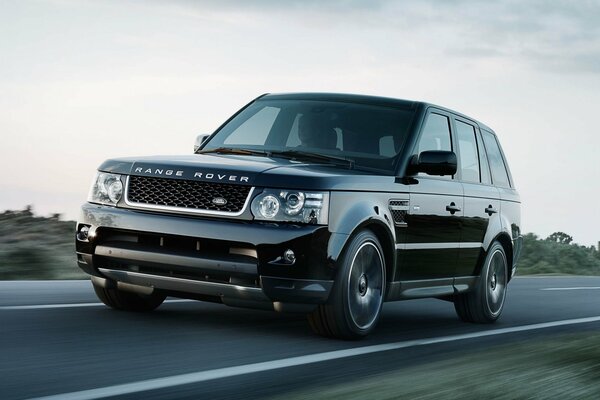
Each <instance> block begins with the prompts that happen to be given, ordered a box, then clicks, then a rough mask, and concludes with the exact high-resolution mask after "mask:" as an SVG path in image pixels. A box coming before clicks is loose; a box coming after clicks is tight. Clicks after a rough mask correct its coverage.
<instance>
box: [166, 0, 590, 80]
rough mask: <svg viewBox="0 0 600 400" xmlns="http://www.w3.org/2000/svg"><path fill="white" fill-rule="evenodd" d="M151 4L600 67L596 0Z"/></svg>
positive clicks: (547, 63)
mask: <svg viewBox="0 0 600 400" xmlns="http://www.w3.org/2000/svg"><path fill="white" fill-rule="evenodd" d="M154 4H156V5H160V6H161V7H167V8H172V9H174V8H177V9H178V10H179V11H180V12H183V13H186V12H187V13H188V15H195V16H202V17H203V18H206V17H207V16H213V17H217V16H220V17H221V18H225V16H232V15H237V16H238V18H235V19H233V20H232V21H235V22H236V23H240V22H241V23H243V21H244V20H245V21H246V23H257V22H256V21H257V20H258V21H260V23H269V21H271V23H276V22H277V21H282V20H283V21H288V22H289V23H290V24H296V25H303V26H305V27H308V28H310V29H319V30H321V31H336V30H339V31H340V33H342V31H343V30H347V29H351V30H353V31H361V30H382V31H388V32H390V34H392V35H395V36H396V37H398V38H403V37H407V38H414V37H415V35H416V34H417V33H418V35H420V36H421V37H425V38H429V40H428V41H423V45H424V46H431V47H432V50H433V51H441V52H443V53H444V54H445V55H446V56H449V57H451V56H453V55H456V56H457V57H463V58H465V57H466V58H471V59H474V60H477V59H489V58H504V59H510V60H512V61H513V62H515V63H521V64H524V65H526V66H528V67H530V68H533V69H536V70H541V71H550V72H558V73H594V74H598V73H600V23H598V21H600V1H597V0H589V1H577V2H573V1H564V0H559V1H552V2H547V1H541V0H537V1H528V2H522V1H513V0H503V1H486V2H481V1H475V0H455V1H442V0H426V1H419V2H415V1H410V2H409V1H393V0H378V1H368V2H367V1H359V0H333V1H327V2H322V1H318V0H289V1H277V0H255V1H244V0H205V1H200V2H198V1H191V0H178V1H175V2H164V1H156V2H155V3H154ZM282 34H283V33H282ZM436 42H437V43H436ZM390 51H394V49H393V48H391V49H390ZM424 51H425V52H427V49H424Z"/></svg>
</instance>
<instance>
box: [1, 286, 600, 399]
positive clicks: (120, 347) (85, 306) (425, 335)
mask: <svg viewBox="0 0 600 400" xmlns="http://www.w3.org/2000/svg"><path fill="white" fill-rule="evenodd" d="M581 331H589V332H590V333H593V334H598V333H600V277H517V278H516V279H515V280H513V281H512V282H511V284H510V285H509V292H508V297H507V302H506V305H505V309H504V313H503V315H502V317H501V318H500V320H499V321H498V322H497V323H496V324H494V325H490V326H481V325H474V324H467V323H463V322H461V321H459V320H458V318H457V317H456V314H455V312H454V308H453V305H452V304H451V303H449V302H444V301H440V300H433V299H426V300H411V301H404V302H395V303H386V304H385V305H384V310H383V315H382V318H381V320H380V322H379V326H378V328H377V330H376V332H375V333H374V334H372V335H371V336H369V337H368V338H367V339H366V340H362V341H358V342H346V341H338V340H332V339H325V338H321V337H318V336H315V335H314V334H313V333H312V332H311V331H310V329H309V327H308V324H307V322H306V319H305V317H304V316H302V315H293V314H292V315H284V314H277V313H275V312H267V311H255V310H246V309H237V308H230V307H227V306H224V305H219V304H211V303H201V302H194V301H181V300H176V299H171V300H168V301H167V302H166V303H165V304H163V305H162V306H161V307H160V308H159V309H158V310H156V311H155V312H152V313H148V314H132V313H125V312H118V311H113V310H110V309H108V308H106V307H105V306H103V305H101V304H100V303H98V300H97V299H96V297H95V295H94V293H93V290H92V289H91V286H90V283H89V282H88V281H43V282H39V281H32V282H27V281H16V282H10V281H4V282H0V339H1V344H0V354H1V356H0V398H1V399H23V398H34V397H44V396H56V397H55V398H57V399H68V398H73V399H84V398H103V397H106V396H108V397H111V396H112V397H114V398H132V399H133V398H144V399H154V398H157V399H158V398H160V399H162V398H189V399H195V398H240V399H249V398H264V397H266V396H270V395H278V394H283V393H286V392H288V391H290V390H293V389H298V388H302V387H305V386H307V385H323V384H336V383H340V382H342V383H343V382H346V381H348V380H353V379H358V378H362V377H365V376H369V375H371V374H374V373H378V372H383V371H386V370H393V369H398V368H402V366H404V365H415V364H422V363H428V362H432V361H436V360H445V359H451V358H452V357H454V356H457V355H462V354H465V353H468V352H469V351H473V349H481V348H482V347H486V346H490V345H498V344H503V343H511V342H515V341H519V340H522V339H524V338H527V339H531V338H535V337H540V338H544V337H548V336H552V335H558V334H562V333H565V332H581Z"/></svg>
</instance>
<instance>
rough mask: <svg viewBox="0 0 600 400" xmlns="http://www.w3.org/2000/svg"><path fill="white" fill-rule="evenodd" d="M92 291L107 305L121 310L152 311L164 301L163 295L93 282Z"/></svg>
mask: <svg viewBox="0 0 600 400" xmlns="http://www.w3.org/2000/svg"><path fill="white" fill-rule="evenodd" d="M92 285H93V286H94V291H95V292H96V296H98V298H99V299H100V300H101V301H102V302H103V303H104V304H106V305H107V306H109V307H111V308H114V309H115V310H123V311H136V312H144V311H152V310H154V309H155V308H157V307H158V306H160V305H161V304H162V302H163V301H165V297H166V296H165V295H163V294H160V293H156V292H154V293H152V294H149V295H145V294H137V293H133V292H125V291H123V290H119V289H117V288H110V287H109V288H106V287H102V286H100V285H98V284H96V283H94V282H92Z"/></svg>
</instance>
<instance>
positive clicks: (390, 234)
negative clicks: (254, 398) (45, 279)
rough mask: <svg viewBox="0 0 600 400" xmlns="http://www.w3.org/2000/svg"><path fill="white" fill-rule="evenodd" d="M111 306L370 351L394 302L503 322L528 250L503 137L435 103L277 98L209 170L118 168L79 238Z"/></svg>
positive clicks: (244, 121) (201, 153) (259, 106)
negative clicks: (171, 302)
mask: <svg viewBox="0 0 600 400" xmlns="http://www.w3.org/2000/svg"><path fill="white" fill-rule="evenodd" d="M76 236H77V237H76V245H77V260H78V263H79V266H80V267H81V268H82V269H83V270H84V271H85V272H87V273H88V274H90V275H92V283H93V286H94V289H95V291H96V293H97V295H98V297H99V298H100V300H102V301H103V302H104V303H105V304H106V305H108V306H110V307H112V308H115V309H120V310H130V311H149V310H153V309H155V308H156V307H158V306H159V305H160V304H161V303H162V302H163V301H164V299H165V297H166V296H174V297H181V298H190V299H197V300H203V301H212V302H219V303H224V304H227V305H231V306H240V307H252V308H267V309H271V310H273V309H274V310H277V311H284V312H287V311H289V312H304V313H307V314H308V321H309V323H310V325H311V327H312V328H313V330H314V331H315V332H317V333H318V334H321V335H325V336H333V337H339V338H347V339H351V338H360V337H364V336H365V335H367V334H368V333H369V332H371V331H372V330H373V329H374V327H375V325H376V324H377V321H378V319H379V316H380V314H381V308H382V305H383V302H384V301H393V300H403V299H414V298H423V297H435V298H439V299H443V300H448V301H452V302H454V305H455V308H456V312H457V313H458V315H459V316H460V318H461V319H463V320H465V321H469V322H479V323H489V322H494V321H495V320H496V319H497V318H498V317H499V315H500V313H501V312H502V308H503V305H504V300H505V296H506V286H507V284H508V282H509V281H510V279H511V277H512V276H513V275H514V273H515V266H516V262H517V259H518V256H519V253H520V249H521V245H522V237H521V232H520V200H519V195H518V194H517V191H516V190H515V188H514V184H513V180H512V177H511V174H510V172H509V169H508V166H507V164H506V159H505V157H504V154H503V153H502V150H501V148H500V145H499V143H498V140H497V138H496V135H495V134H494V132H493V131H492V130H491V129H490V128H488V127H487V126H485V125H483V124H482V123H480V122H477V121H475V120H473V119H472V118H469V117H467V116H465V115H462V114H459V113H457V112H454V111H451V110H448V109H446V108H442V107H438V106H435V105H431V104H426V103H422V102H414V101H406V100H397V99H390V98H382V97H370V96H360V95H344V94H320V93H301V94H267V95H263V96H260V97H259V98H257V99H256V100H254V101H252V102H251V103H250V104H248V105H247V106H245V107H244V108H243V109H241V110H240V111H239V112H237V113H236V114H235V115H234V116H232V117H231V118H230V119H229V120H228V121H226V122H225V123H224V124H223V125H222V126H221V127H219V129H217V131H216V132H215V133H213V134H212V135H210V136H209V135H206V136H199V137H198V139H197V141H196V146H195V154H191V155H183V156H155V157H135V158H120V159H112V160H108V161H105V162H104V163H103V164H102V165H101V166H100V168H99V169H98V173H97V175H96V179H95V180H94V183H93V185H92V188H91V191H90V195H89V199H88V202H87V203H86V204H85V205H83V207H82V210H81V217H80V220H79V223H78V225H77V232H76Z"/></svg>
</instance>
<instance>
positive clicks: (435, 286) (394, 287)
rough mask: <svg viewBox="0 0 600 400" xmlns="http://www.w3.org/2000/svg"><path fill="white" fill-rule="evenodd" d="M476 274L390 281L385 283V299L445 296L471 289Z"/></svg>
mask: <svg viewBox="0 0 600 400" xmlns="http://www.w3.org/2000/svg"><path fill="white" fill-rule="evenodd" d="M476 281H477V277H476V276H461V277H457V278H442V279H424V280H418V281H398V282H390V283H388V285H387V290H386V296H385V300H386V301H395V300H408V299H422V298H427V297H447V296H452V295H454V294H456V293H462V292H468V291H470V290H472V289H473V287H474V286H475V283H476Z"/></svg>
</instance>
